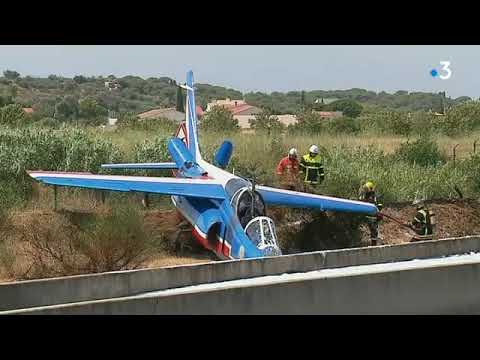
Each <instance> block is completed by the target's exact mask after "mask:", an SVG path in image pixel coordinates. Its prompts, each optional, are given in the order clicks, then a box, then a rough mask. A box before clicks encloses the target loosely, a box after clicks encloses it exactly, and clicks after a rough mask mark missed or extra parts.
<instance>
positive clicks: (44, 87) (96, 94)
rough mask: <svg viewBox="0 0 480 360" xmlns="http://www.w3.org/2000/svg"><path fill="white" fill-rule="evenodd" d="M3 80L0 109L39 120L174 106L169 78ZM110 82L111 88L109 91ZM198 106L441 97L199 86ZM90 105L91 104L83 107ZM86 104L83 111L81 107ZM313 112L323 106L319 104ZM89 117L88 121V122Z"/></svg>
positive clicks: (414, 102)
mask: <svg viewBox="0 0 480 360" xmlns="http://www.w3.org/2000/svg"><path fill="white" fill-rule="evenodd" d="M4 75H6V77H5V76H4V77H1V78H0V96H1V98H0V106H1V105H3V104H5V103H11V102H16V103H19V104H21V105H23V106H25V107H33V108H34V109H35V112H36V113H37V114H38V116H39V117H53V115H54V114H56V115H60V117H62V115H63V117H64V118H73V119H75V118H82V116H81V115H82V114H81V113H82V111H83V113H84V115H88V117H92V115H93V117H95V116H99V115H101V116H105V115H106V114H107V112H108V110H111V111H115V112H117V113H125V112H135V113H138V112H142V111H145V110H148V109H151V108H154V107H159V106H161V107H168V106H175V104H176V97H177V89H178V88H177V86H176V85H177V83H176V81H175V80H174V79H171V78H169V77H161V78H153V77H151V78H148V79H143V78H141V77H138V76H125V77H121V78H116V77H115V76H113V75H110V76H108V77H101V76H100V77H85V76H81V75H79V76H75V77H74V78H73V79H71V78H65V77H60V76H56V75H50V76H48V78H34V77H30V76H26V77H22V76H21V75H20V74H18V73H16V72H14V71H5V72H4ZM106 82H109V84H108V85H107V86H106ZM196 88H197V91H196V98H197V103H198V104H199V105H200V106H202V107H203V108H205V107H206V104H207V103H208V102H209V101H211V100H212V99H218V98H227V97H230V98H242V97H244V98H245V99H246V101H247V102H248V103H249V104H251V105H255V106H259V107H269V108H271V109H272V110H273V112H274V113H278V114H283V113H296V112H298V111H300V110H301V108H302V107H303V106H304V105H309V104H310V105H314V103H315V102H316V101H317V102H320V103H321V102H322V101H323V99H324V101H325V103H327V102H328V101H329V99H332V98H333V99H351V100H354V101H357V102H359V103H361V104H362V105H363V106H364V108H365V109H382V108H389V109H397V110H407V111H417V110H429V109H432V110H434V111H441V109H442V107H443V105H442V95H441V94H433V93H422V92H410V93H409V92H407V91H397V92H396V93H394V94H388V93H386V92H380V93H375V92H373V91H368V90H365V89H349V90H329V91H326V90H314V91H305V92H302V91H290V92H287V93H281V92H272V93H270V94H266V93H261V92H255V93H245V94H242V93H241V92H240V91H238V90H234V89H229V88H225V87H222V86H215V85H209V84H197V85H196ZM85 100H88V101H85ZM466 100H469V98H468V97H465V96H462V97H459V98H456V99H451V98H449V97H447V98H446V99H445V103H446V105H447V106H449V105H453V104H456V103H460V102H463V101H466ZM82 101H85V102H84V104H83V109H82V108H81V105H80V106H79V102H82ZM315 106H321V105H320V104H317V105H315ZM85 117H87V116H85Z"/></svg>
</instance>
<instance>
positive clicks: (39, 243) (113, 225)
mask: <svg viewBox="0 0 480 360" xmlns="http://www.w3.org/2000/svg"><path fill="white" fill-rule="evenodd" d="M105 82H109V83H112V84H114V85H112V86H113V87H110V85H109V86H108V87H105ZM117 85H118V86H119V87H118V86H117ZM196 87H197V93H196V98H197V101H198V103H199V104H201V105H202V106H203V107H204V106H205V105H206V103H207V102H208V101H210V100H212V99H214V98H225V97H230V98H241V97H242V94H241V93H239V92H238V91H235V90H232V89H226V88H223V87H218V86H211V85H204V84H198V85H196ZM180 94H181V90H180V89H179V88H178V86H177V84H176V83H175V81H174V80H172V79H169V78H159V79H157V78H150V79H146V80H144V79H141V78H139V77H134V76H126V77H123V78H119V79H116V78H115V77H114V76H109V77H106V78H101V77H99V78H92V77H85V76H81V75H78V76H75V77H74V78H73V79H66V78H62V77H58V76H55V75H51V76H49V77H48V78H46V79H38V78H31V77H21V76H20V74H18V73H16V72H14V71H11V70H10V71H5V72H4V77H3V78H0V164H2V166H1V168H0V205H1V212H0V226H1V227H2V232H7V230H6V229H7V228H8V227H9V226H10V225H9V219H10V218H11V217H12V216H11V215H12V214H13V213H19V212H20V213H21V212H22V211H31V210H32V207H33V208H34V209H35V210H38V209H40V210H45V208H46V207H47V205H45V203H43V202H42V200H41V199H40V200H39V198H41V197H39V196H38V192H40V195H41V194H45V191H44V187H43V186H39V185H36V184H37V183H36V182H34V181H33V180H32V179H31V178H30V177H29V176H28V175H27V174H26V171H27V170H52V171H88V172H93V173H102V172H103V171H102V169H101V168H100V164H102V163H109V162H158V161H166V160H169V156H168V152H167V142H168V140H169V138H170V137H171V136H172V135H173V133H174V131H175V129H176V127H177V126H178V124H176V123H175V122H171V121H169V120H166V119H155V120H150V121H148V120H143V121H139V119H138V116H137V114H138V112H139V111H144V110H147V109H149V108H152V107H157V106H175V105H177V106H178V108H179V109H183V108H184V104H182V101H180V100H178V99H181V98H182V97H181V96H180ZM245 98H246V101H247V102H248V103H250V104H252V105H257V106H261V107H262V108H263V111H262V112H261V113H260V114H257V115H256V116H255V118H254V119H253V120H252V121H251V126H252V128H253V129H255V134H249V135H248V136H247V135H245V134H242V133H241V132H240V131H239V126H238V123H237V122H236V121H235V120H234V118H233V116H232V114H231V113H230V112H229V111H227V110H225V109H224V108H222V107H214V108H213V109H212V110H211V111H210V112H208V113H207V114H205V115H204V117H203V119H202V120H201V122H200V124H199V129H200V139H201V148H202V149H201V150H202V153H203V155H204V157H205V159H206V160H209V161H211V160H212V158H213V154H214V153H215V151H216V149H217V148H218V146H219V145H220V144H221V142H222V141H223V140H224V138H225V136H228V137H229V138H230V140H231V141H232V142H233V144H234V153H233V157H232V160H231V163H230V164H229V167H228V170H229V171H235V174H238V175H243V176H249V177H250V176H255V177H256V180H257V181H258V182H259V183H263V184H268V185H273V186H276V185H278V184H277V183H276V178H275V176H274V173H275V171H274V169H275V166H276V164H277V163H278V161H279V159H280V158H281V157H282V156H285V154H286V152H287V150H288V149H289V148H290V147H296V148H297V149H298V150H299V152H300V153H301V154H302V153H303V152H305V151H306V150H307V149H308V147H309V146H310V145H311V144H317V145H319V147H320V150H321V156H322V159H323V161H324V166H325V172H326V178H325V182H324V183H323V184H322V185H321V186H320V187H319V188H318V189H317V191H318V192H319V193H322V194H329V195H333V196H340V197H346V198H356V197H357V191H358V188H359V186H360V184H361V183H362V182H363V181H365V179H373V180H374V181H375V182H376V183H377V184H378V190H379V192H380V193H381V194H383V195H384V199H385V202H386V204H388V202H396V201H409V200H412V199H413V198H415V197H417V196H421V197H425V198H427V199H432V198H452V197H458V191H457V190H458V189H459V190H460V191H461V193H462V194H463V196H465V197H468V198H478V197H479V196H480V181H479V179H480V156H479V155H478V154H472V144H473V142H474V141H475V140H476V139H477V138H480V102H479V101H472V100H471V99H469V98H466V97H462V98H459V99H448V98H447V99H443V97H442V96H441V95H439V94H425V93H407V92H397V93H395V94H393V95H390V94H386V93H379V94H376V93H373V92H369V91H366V90H362V89H351V90H345V91H310V92H307V91H303V92H300V91H299V92H289V93H286V94H283V93H278V92H274V93H272V94H268V95H267V94H262V93H250V94H245ZM333 98H335V99H336V100H333V101H330V100H332V99H333ZM318 99H320V100H319V101H316V100H318ZM442 101H443V102H442ZM444 105H446V112H445V114H443V115H438V114H435V113H434V112H435V111H440V109H441V108H443V106H444ZM25 106H32V107H33V109H34V113H33V114H27V113H25V112H24V111H23V110H22V107H25ZM430 109H433V111H434V112H429V111H428V110H430ZM108 110H114V111H116V112H118V118H119V122H118V126H117V128H116V129H103V128H102V127H99V126H98V125H99V124H104V123H105V120H106V116H107V112H108ZM318 111H342V112H343V116H342V117H338V118H333V119H325V118H321V116H320V115H319V113H318ZM282 113H295V114H297V119H298V124H296V125H293V126H289V127H288V128H287V129H284V127H283V125H282V124H281V123H280V122H279V121H278V116H277V115H279V114H282ZM223 135H225V136H223ZM457 143H458V144H460V146H459V147H458V150H457V159H456V161H455V162H454V161H452V149H453V146H454V145H455V144H457ZM479 146H480V145H479ZM115 173H118V174H145V175H161V176H164V175H169V174H170V172H168V171H156V172H154V171H143V172H141V171H140V172H139V171H137V172H135V171H123V172H122V171H116V172H115ZM34 184H35V185H34ZM38 189H40V190H38ZM42 189H43V190H42ZM42 191H43V193H42ZM36 192H37V193H36ZM88 194H90V193H89V192H88V191H87V190H75V191H65V192H64V193H62V200H61V201H62V202H67V201H71V200H72V199H83V200H85V199H87V200H91V199H90V197H89V196H90V195H91V194H90V195H88ZM44 197H45V196H44ZM152 197H153V196H152ZM108 198H109V200H108V202H109V204H110V205H111V207H109V208H108V209H106V210H101V211H100V213H96V215H95V216H94V218H93V219H92V220H91V221H90V222H88V221H87V223H86V224H77V223H75V222H74V221H73V220H72V219H70V218H68V217H67V218H66V217H65V216H63V215H62V216H63V217H62V216H60V215H58V214H57V213H53V212H51V213H50V215H51V217H49V220H44V222H42V221H43V220H42V219H41V218H39V219H40V220H39V221H38V222H36V223H35V222H31V223H29V224H28V226H26V227H23V229H24V230H25V232H24V233H22V234H23V235H22V238H21V239H22V240H23V242H22V244H23V243H24V242H25V243H26V244H27V245H28V246H27V249H26V250H25V249H24V250H25V251H27V253H28V251H32V252H31V258H30V259H35V261H34V265H32V267H31V268H30V270H29V271H30V272H29V273H22V274H24V275H25V274H26V275H25V276H24V277H37V276H40V275H42V274H43V275H42V276H45V274H47V275H55V274H67V273H68V274H72V273H81V272H84V271H104V270H108V269H124V268H132V267H136V266H139V264H140V263H141V261H143V259H144V256H145V251H146V249H148V248H149V247H150V246H154V245H152V244H151V243H149V241H150V240H148V241H147V238H148V239H150V238H151V236H150V235H149V233H147V232H146V230H144V228H143V223H142V221H141V220H142V219H141V215H142V211H141V210H140V209H139V208H138V207H137V205H138V201H137V200H138V199H136V198H135V197H134V196H132V195H131V194H123V195H113V194H112V195H111V196H110V195H109V196H108ZM49 199H50V198H49ZM117 199H119V200H121V201H122V202H124V203H125V206H123V205H120V204H121V202H120V203H118V202H115V201H116V200H117ZM129 199H130V200H129ZM131 201H136V202H137V205H133V204H132V203H131ZM79 202H80V204H82V202H81V201H80V200H79ZM48 204H49V205H48V206H49V207H50V206H51V202H50V201H49V202H48ZM153 206H154V207H155V206H163V207H164V206H165V203H160V202H154V203H153ZM117 208H118V211H117V210H114V209H117ZM50 215H49V216H50ZM39 216H40V215H39ZM128 219H130V220H128ZM357 220H358V219H357V218H355V219H354V220H351V221H354V222H356V221H357ZM317 221H320V222H322V221H327V220H325V219H323V218H319V219H317ZM345 221H347V220H345ZM348 221H350V220H348ZM345 223H346V222H345ZM34 229H35V231H34ZM72 229H73V230H72ZM73 233H75V235H72V234H73ZM12 241H14V240H12ZM15 241H17V243H18V241H19V240H18V239H16V240H15ZM53 244H55V245H54V246H53ZM69 244H73V245H72V246H73V247H71V246H70V245H69ZM114 244H119V247H118V248H116V247H115V246H113V245H114ZM155 246H156V245H155ZM7 247H8V246H7ZM7 247H6V245H5V242H2V241H0V262H1V263H3V266H4V267H5V266H7V267H9V266H10V267H12V266H14V265H15V259H16V255H15V254H14V253H12V251H13V250H11V247H10V248H8V249H10V250H8V249H7ZM304 248H309V247H308V246H307V245H305V246H304ZM12 254H13V255H12ZM59 259H62V261H59ZM125 259H130V260H129V261H128V262H127V263H125V262H124V260H125ZM5 264H7V265H5ZM8 264H10V265H8ZM15 266H17V265H15ZM25 271H26V270H25ZM20 277H21V276H20Z"/></svg>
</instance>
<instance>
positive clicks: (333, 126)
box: [327, 116, 360, 134]
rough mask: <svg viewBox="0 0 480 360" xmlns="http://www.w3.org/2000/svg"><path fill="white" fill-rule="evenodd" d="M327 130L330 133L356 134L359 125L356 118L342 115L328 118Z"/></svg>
mask: <svg viewBox="0 0 480 360" xmlns="http://www.w3.org/2000/svg"><path fill="white" fill-rule="evenodd" d="M327 131H328V132H330V133H332V134H356V133H358V132H359V131H360V126H359V124H358V122H357V121H356V120H354V119H352V118H350V117H346V116H343V117H341V118H337V119H331V120H328V122H327Z"/></svg>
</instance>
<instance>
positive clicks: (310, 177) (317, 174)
mask: <svg viewBox="0 0 480 360" xmlns="http://www.w3.org/2000/svg"><path fill="white" fill-rule="evenodd" d="M318 153H319V151H318V146H317V145H312V146H310V149H309V150H308V153H307V154H305V155H303V157H302V160H301V161H300V172H301V174H302V177H303V183H304V190H305V191H306V190H307V188H308V187H310V186H317V185H318V184H321V183H322V181H323V180H324V178H325V173H324V170H323V165H322V160H321V157H320V155H319V154H318Z"/></svg>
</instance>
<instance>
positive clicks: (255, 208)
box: [225, 179, 266, 229]
mask: <svg viewBox="0 0 480 360" xmlns="http://www.w3.org/2000/svg"><path fill="white" fill-rule="evenodd" d="M225 189H226V191H227V194H228V195H229V196H230V204H231V205H232V207H233V209H234V210H235V212H236V214H237V217H238V220H239V221H240V224H241V225H242V227H243V228H244V229H245V227H246V226H247V224H248V223H249V222H250V220H252V219H253V218H255V217H257V216H265V213H266V211H265V202H264V201H263V198H262V196H261V195H260V193H258V192H257V191H252V190H251V189H250V187H249V183H248V182H247V181H245V180H243V179H232V180H230V181H229V182H228V183H227V184H226V186H225Z"/></svg>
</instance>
